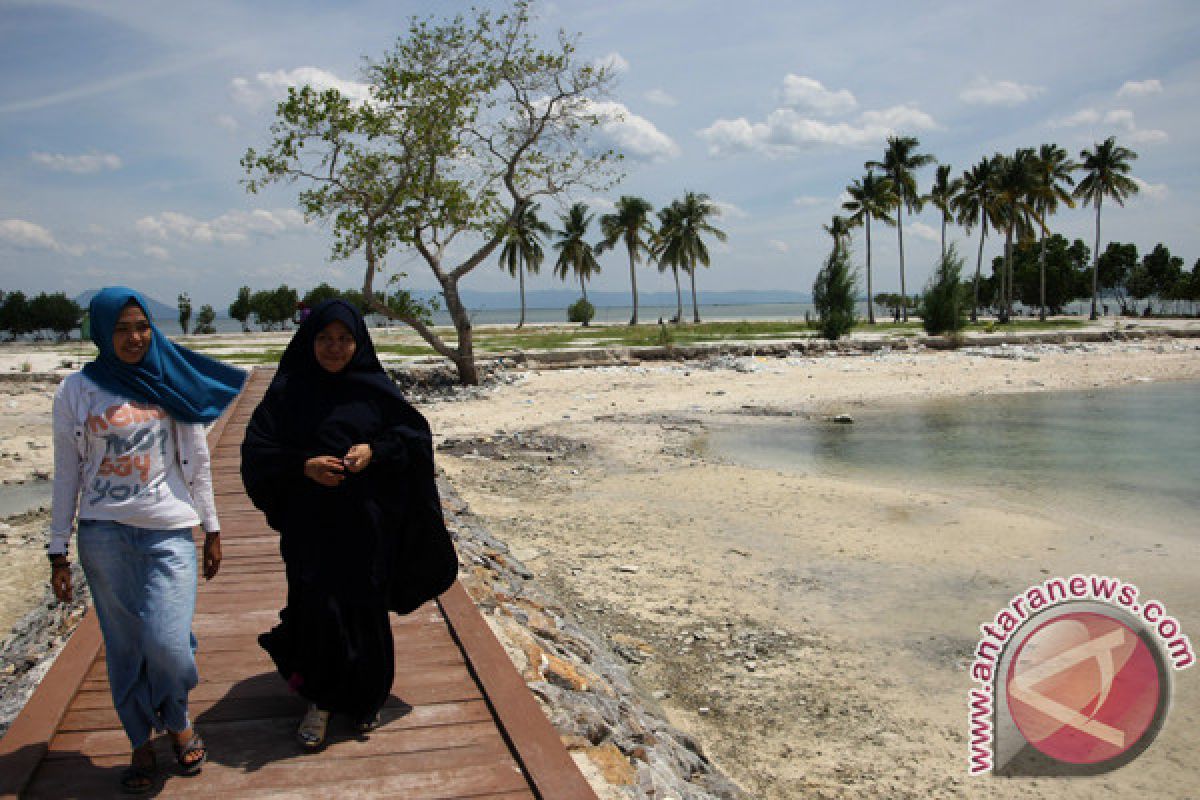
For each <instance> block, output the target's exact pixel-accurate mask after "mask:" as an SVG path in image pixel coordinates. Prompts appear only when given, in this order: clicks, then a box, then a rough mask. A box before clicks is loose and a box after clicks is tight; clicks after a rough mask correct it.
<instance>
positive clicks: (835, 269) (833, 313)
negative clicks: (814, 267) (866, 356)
mask: <svg viewBox="0 0 1200 800" xmlns="http://www.w3.org/2000/svg"><path fill="white" fill-rule="evenodd" d="M857 294H858V281H857V279H856V276H855V274H854V271H853V270H852V269H851V268H850V258H849V256H848V255H847V254H846V253H845V251H843V250H841V249H840V248H836V247H835V248H834V249H833V251H832V252H831V253H830V254H829V257H828V258H827V259H825V265H824V266H823V267H822V268H821V271H820V272H818V273H817V278H816V280H815V281H813V288H812V295H813V306H814V307H815V308H816V310H817V317H818V322H817V329H818V331H819V332H820V334H821V336H822V337H823V338H825V339H829V340H831V341H832V340H835V339H838V338H840V337H841V336H844V335H845V334H847V333H849V332H850V331H851V330H852V329H853V328H854V323H855V321H856V320H855V316H854V311H855V306H856V305H857Z"/></svg>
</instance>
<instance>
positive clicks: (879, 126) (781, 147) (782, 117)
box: [699, 105, 937, 156]
mask: <svg viewBox="0 0 1200 800" xmlns="http://www.w3.org/2000/svg"><path fill="white" fill-rule="evenodd" d="M936 127H937V122H936V121H935V120H934V119H933V117H931V116H929V115H928V114H926V113H925V112H924V111H921V110H920V109H918V108H916V107H915V106H911V105H901V106H893V107H892V108H887V109H883V110H881V111H864V112H863V113H862V114H860V115H859V118H858V124H851V123H847V122H834V123H831V122H824V121H822V120H815V119H811V118H809V117H804V116H801V115H800V114H798V113H796V112H795V111H794V110H792V109H790V108H777V109H775V110H774V111H772V112H771V113H770V114H768V115H767V119H766V121H765V122H756V123H751V122H750V121H749V120H747V119H746V118H745V117H739V118H738V119H719V120H717V121H716V122H714V123H713V124H712V125H710V126H709V127H707V128H705V129H704V130H702V131H700V133H699V135H700V138H702V139H704V140H705V141H706V142H708V152H709V154H710V155H712V156H727V155H731V154H734V153H743V152H759V153H762V154H764V155H767V156H788V155H794V154H795V153H796V152H798V151H801V150H811V149H814V148H818V147H825V146H833V147H861V146H864V145H870V144H876V143H878V142H882V141H883V140H884V139H886V138H887V137H888V136H889V135H892V134H895V133H898V132H901V131H913V130H930V129H933V128H936Z"/></svg>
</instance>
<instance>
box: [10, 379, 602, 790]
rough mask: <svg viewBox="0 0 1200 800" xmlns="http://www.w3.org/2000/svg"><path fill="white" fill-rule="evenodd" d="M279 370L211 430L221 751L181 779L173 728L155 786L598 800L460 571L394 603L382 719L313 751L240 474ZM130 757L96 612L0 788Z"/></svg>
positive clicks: (98, 777)
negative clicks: (275, 633) (270, 647)
mask: <svg viewBox="0 0 1200 800" xmlns="http://www.w3.org/2000/svg"><path fill="white" fill-rule="evenodd" d="M270 377H271V373H270V372H268V371H264V370H256V371H255V372H254V373H253V374H252V375H251V378H250V380H249V381H248V382H247V385H246V388H245V390H244V391H243V393H242V395H241V397H240V398H239V400H238V402H237V403H235V404H234V405H233V406H232V407H231V408H230V410H229V411H228V412H227V413H226V415H225V416H224V417H222V419H221V420H220V421H218V423H217V424H216V425H214V426H213V429H212V431H211V433H210V434H209V445H210V447H211V449H212V453H213V481H214V488H215V492H216V499H217V508H218V511H219V514H220V518H221V526H222V537H221V538H222V546H223V549H224V563H223V564H222V565H221V572H220V574H219V575H218V576H217V578H216V579H215V580H213V581H212V582H210V583H205V582H204V581H203V580H201V585H200V591H199V596H198V598H197V608H196V620H195V626H194V630H195V633H196V638H197V639H198V640H199V642H200V648H199V651H198V652H197V661H198V663H199V668H200V685H199V686H197V687H196V689H195V690H194V691H193V692H192V694H191V710H192V715H193V718H194V719H195V722H196V726H197V728H198V729H199V730H200V732H201V733H202V734H203V735H204V737H205V739H206V741H207V743H208V745H209V750H210V753H209V762H208V764H207V766H206V767H205V768H204V772H203V773H202V774H201V775H200V776H197V777H192V778H185V777H181V776H179V775H178V774H177V773H176V772H175V769H174V758H173V754H172V753H171V752H170V748H169V747H168V746H167V743H166V741H165V740H163V739H160V740H159V742H158V759H159V765H160V772H161V774H162V775H163V776H165V777H164V778H163V779H162V780H160V782H159V784H158V788H157V790H156V791H155V792H152V793H151V796H157V797H196V796H204V795H215V796H223V797H226V798H341V797H355V798H358V797H364V798H366V797H394V798H413V799H415V798H429V799H430V800H432V799H433V798H446V799H448V798H468V797H469V798H480V799H481V800H482V798H491V799H492V800H518V798H542V799H543V800H574V799H575V798H580V799H581V800H582V799H584V798H587V799H589V800H594V798H595V794H594V793H593V792H592V790H591V788H590V787H589V786H588V784H587V782H586V781H585V780H584V779H583V777H582V775H581V774H580V773H579V771H578V769H577V768H576V766H575V763H574V762H573V761H572V760H571V757H570V756H569V755H568V754H567V752H566V750H565V749H564V748H563V745H562V743H561V741H560V740H559V738H558V736H557V734H556V733H555V731H554V729H553V728H552V727H551V726H550V724H549V722H547V720H546V718H545V716H544V715H543V714H542V712H541V709H540V708H539V707H538V706H537V703H536V701H535V700H534V699H533V696H532V695H531V694H530V693H529V690H528V689H527V687H526V686H525V684H524V683H523V681H522V680H521V677H520V675H518V674H517V672H516V670H515V669H514V668H513V666H512V664H511V662H510V661H509V660H508V657H507V655H506V654H505V653H504V650H503V648H501V646H500V644H499V643H498V642H497V641H496V639H495V638H494V637H493V635H492V633H491V631H490V630H489V629H488V627H487V624H486V623H485V622H484V620H483V619H482V617H480V615H479V612H478V610H477V609H476V608H475V606H474V604H473V603H472V602H471V600H470V598H469V597H468V596H467V594H466V592H465V591H464V590H463V588H462V586H461V585H460V584H457V583H456V584H455V585H454V587H453V588H452V589H451V590H450V591H448V592H447V593H446V594H445V595H443V596H442V597H441V598H439V599H438V600H437V602H435V603H428V604H426V605H425V606H424V607H422V608H420V609H418V610H417V611H416V612H414V613H413V614H410V615H408V616H406V617H397V616H395V615H393V617H392V620H393V625H392V629H393V632H394V634H395V639H396V681H395V684H394V685H393V687H392V696H391V698H390V699H389V701H388V703H387V705H386V706H385V708H384V711H383V719H384V724H383V726H382V727H381V728H380V729H378V730H377V731H374V732H372V733H371V734H370V735H369V736H366V737H359V736H357V735H356V734H354V733H353V732H352V731H351V730H350V726H349V725H348V723H346V721H345V720H342V719H339V718H337V717H335V718H334V720H333V722H331V724H330V735H329V743H328V745H327V746H326V748H325V749H324V750H323V751H321V752H320V753H302V752H301V751H300V748H299V745H297V744H296V743H295V738H294V729H295V726H296V723H297V721H298V719H299V717H300V716H301V715H302V713H303V711H304V708H305V704H304V701H303V700H302V699H301V698H299V697H297V696H296V695H293V694H291V693H290V692H289V691H288V689H287V687H286V686H285V684H284V682H283V680H282V679H281V678H280V677H279V676H278V674H277V673H276V672H275V670H274V665H273V664H272V663H271V661H270V659H269V658H268V657H267V655H266V653H264V652H263V651H262V650H261V649H260V648H259V646H258V644H257V642H256V637H257V636H258V634H259V633H261V632H263V631H265V630H267V629H269V628H270V627H271V626H272V625H273V624H274V623H275V622H276V620H277V616H276V615H277V613H278V610H279V609H280V608H281V607H282V605H283V602H284V597H285V593H286V588H285V582H284V575H283V565H282V562H281V561H280V558H279V549H278V536H277V534H275V532H274V531H272V530H270V529H269V528H268V527H267V526H266V522H265V521H264V520H263V518H262V515H261V514H260V513H259V512H258V511H257V510H256V509H255V508H254V507H253V506H252V505H251V504H250V501H249V499H248V498H247V497H246V496H245V494H244V493H243V491H242V487H241V479H240V477H239V476H238V463H239V447H240V444H241V440H242V435H243V431H244V428H245V425H246V422H247V421H248V419H249V417H250V414H251V412H252V411H253V410H254V407H255V406H256V405H257V403H258V401H259V399H260V398H261V397H262V395H263V392H264V391H265V389H266V386H267V384H268V383H269V381H270ZM128 763H129V743H128V741H127V740H126V738H125V734H124V732H123V731H122V729H121V726H120V724H119V722H118V720H117V716H116V713H115V712H114V711H113V708H112V700H111V697H110V695H109V689H108V683H107V680H106V678H105V665H104V651H103V645H102V644H101V641H100V633H99V628H98V625H97V623H96V618H95V614H94V613H92V610H91V609H89V610H88V612H87V614H86V615H85V616H84V619H83V621H82V622H81V623H80V626H79V628H78V629H77V630H76V632H75V634H74V635H73V636H72V637H71V640H70V641H69V642H68V643H67V646H66V648H65V649H64V651H63V653H62V655H60V656H59V658H58V660H57V661H56V662H55V664H54V666H53V667H52V668H51V671H50V673H49V674H48V675H47V676H46V678H45V680H43V682H42V684H41V685H40V686H39V687H38V690H37V692H35V694H34V696H33V697H32V698H31V700H30V702H29V703H28V704H27V706H26V708H25V709H24V711H23V712H22V713H21V715H20V716H19V717H18V718H17V720H16V721H15V722H14V723H13V726H12V727H11V728H10V730H9V732H8V734H7V735H6V736H5V737H4V738H3V739H2V740H0V798H16V797H22V798H67V797H86V798H99V797H110V796H111V797H122V796H127V795H122V794H121V793H120V791H119V788H118V776H119V774H120V771H121V769H123V768H124V767H125V766H126V765H127V764H128Z"/></svg>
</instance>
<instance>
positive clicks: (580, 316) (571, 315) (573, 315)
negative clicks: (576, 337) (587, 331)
mask: <svg viewBox="0 0 1200 800" xmlns="http://www.w3.org/2000/svg"><path fill="white" fill-rule="evenodd" d="M595 316H596V307H595V306H593V305H592V304H591V303H589V302H588V301H587V300H584V299H583V298H582V297H581V298H579V299H578V300H576V301H575V302H574V303H572V304H571V305H570V307H569V308H567V322H578V323H580V324H582V325H587V324H588V323H589V322H591V321H592V319H593V318H594V317H595Z"/></svg>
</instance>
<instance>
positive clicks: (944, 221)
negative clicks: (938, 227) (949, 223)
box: [942, 214, 946, 261]
mask: <svg viewBox="0 0 1200 800" xmlns="http://www.w3.org/2000/svg"><path fill="white" fill-rule="evenodd" d="M945 260H946V215H945V214H942V261H945Z"/></svg>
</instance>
